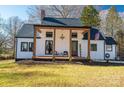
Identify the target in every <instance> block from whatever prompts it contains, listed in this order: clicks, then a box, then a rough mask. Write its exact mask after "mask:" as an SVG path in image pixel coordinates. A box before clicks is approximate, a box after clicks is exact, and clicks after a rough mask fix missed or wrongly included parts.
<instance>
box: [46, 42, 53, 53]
mask: <svg viewBox="0 0 124 93" xmlns="http://www.w3.org/2000/svg"><path fill="white" fill-rule="evenodd" d="M52 52H53V41H52V40H46V44H45V54H50V55H51V54H52Z"/></svg>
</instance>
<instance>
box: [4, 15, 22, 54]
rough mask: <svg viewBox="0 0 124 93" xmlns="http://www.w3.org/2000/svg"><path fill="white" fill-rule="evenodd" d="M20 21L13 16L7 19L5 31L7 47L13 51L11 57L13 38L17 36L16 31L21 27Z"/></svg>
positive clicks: (13, 47) (13, 44)
mask: <svg viewBox="0 0 124 93" xmlns="http://www.w3.org/2000/svg"><path fill="white" fill-rule="evenodd" d="M22 23H23V22H22V21H21V20H20V19H19V18H18V17H17V16H13V17H10V18H9V19H8V22H7V26H6V31H7V33H8V41H7V46H9V47H10V48H12V49H13V56H14V55H15V42H16V41H15V36H16V34H17V31H18V29H19V28H20V27H21V25H22Z"/></svg>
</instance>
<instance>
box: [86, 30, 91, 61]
mask: <svg viewBox="0 0 124 93" xmlns="http://www.w3.org/2000/svg"><path fill="white" fill-rule="evenodd" d="M90 46H91V45H90V30H88V51H87V52H88V53H87V58H88V59H89V60H90Z"/></svg>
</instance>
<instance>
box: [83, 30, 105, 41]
mask: <svg viewBox="0 0 124 93" xmlns="http://www.w3.org/2000/svg"><path fill="white" fill-rule="evenodd" d="M98 32H99V34H100V35H99V40H104V37H103V35H102V33H101V32H100V31H99V30H98V29H96V28H91V30H90V39H91V40H95V35H96V34H97V33H98ZM87 39H88V33H85V34H84V37H83V40H87Z"/></svg>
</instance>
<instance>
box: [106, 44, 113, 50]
mask: <svg viewBox="0 0 124 93" xmlns="http://www.w3.org/2000/svg"><path fill="white" fill-rule="evenodd" d="M107 46H111V50H107ZM105 50H106V51H108V52H111V51H112V50H113V49H112V45H106V46H105Z"/></svg>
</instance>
